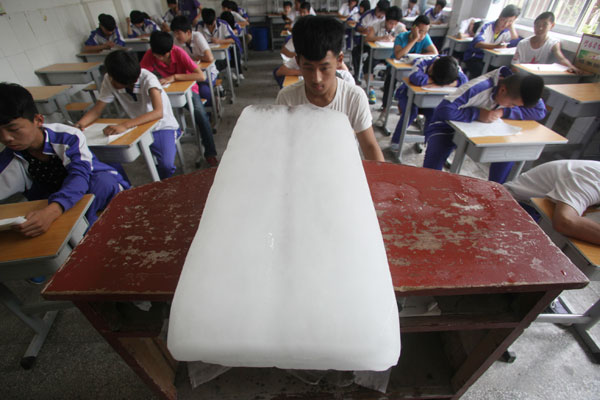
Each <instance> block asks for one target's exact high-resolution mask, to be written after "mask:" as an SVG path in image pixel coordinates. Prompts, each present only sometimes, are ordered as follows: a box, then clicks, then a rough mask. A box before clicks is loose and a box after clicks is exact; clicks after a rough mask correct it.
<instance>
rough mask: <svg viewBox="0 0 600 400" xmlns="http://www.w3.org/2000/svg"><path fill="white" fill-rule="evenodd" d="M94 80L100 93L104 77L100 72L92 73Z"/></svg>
mask: <svg viewBox="0 0 600 400" xmlns="http://www.w3.org/2000/svg"><path fill="white" fill-rule="evenodd" d="M92 80H93V81H94V83H95V84H96V88H97V89H98V92H100V88H101V87H102V76H100V70H98V69H97V70H95V71H92Z"/></svg>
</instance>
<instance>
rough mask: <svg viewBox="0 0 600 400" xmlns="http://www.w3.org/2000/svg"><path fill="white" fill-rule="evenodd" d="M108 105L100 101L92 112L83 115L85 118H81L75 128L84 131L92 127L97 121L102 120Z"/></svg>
mask: <svg viewBox="0 0 600 400" xmlns="http://www.w3.org/2000/svg"><path fill="white" fill-rule="evenodd" d="M106 104H108V103H105V102H103V101H102V100H98V101H97V102H96V104H94V107H92V108H91V109H90V111H88V112H86V113H85V114H84V115H83V117H81V119H80V120H79V121H77V123H76V124H75V128H77V129H81V130H84V129H85V128H87V127H88V126H90V125H91V124H92V123H93V122H94V121H95V120H97V119H98V118H100V115H102V111H103V110H104V108H105V107H106Z"/></svg>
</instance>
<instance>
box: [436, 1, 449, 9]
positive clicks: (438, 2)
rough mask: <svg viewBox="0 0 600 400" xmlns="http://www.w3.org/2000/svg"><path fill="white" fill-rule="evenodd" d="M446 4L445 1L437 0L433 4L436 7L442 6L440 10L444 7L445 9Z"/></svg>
mask: <svg viewBox="0 0 600 400" xmlns="http://www.w3.org/2000/svg"><path fill="white" fill-rule="evenodd" d="M446 4H448V3H446V0H437V1H436V2H435V5H436V6H442V9H443V8H444V7H446Z"/></svg>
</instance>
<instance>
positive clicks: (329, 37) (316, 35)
mask: <svg viewBox="0 0 600 400" xmlns="http://www.w3.org/2000/svg"><path fill="white" fill-rule="evenodd" d="M292 40H293V41H294V49H295V50H296V54H298V56H302V57H304V58H306V59H307V60H310V61H319V60H322V59H324V58H325V56H326V55H327V52H328V51H331V52H332V53H333V54H334V55H335V56H336V57H337V55H338V54H340V52H341V51H342V42H343V40H344V25H343V24H342V23H341V22H340V21H338V20H337V19H336V18H332V17H328V16H321V15H307V16H305V17H300V18H299V19H298V20H297V21H296V23H295V24H294V27H293V28H292Z"/></svg>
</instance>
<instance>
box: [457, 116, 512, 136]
mask: <svg viewBox="0 0 600 400" xmlns="http://www.w3.org/2000/svg"><path fill="white" fill-rule="evenodd" d="M452 124H453V125H455V126H456V127H457V128H459V129H460V130H461V131H463V132H464V133H465V135H466V136H467V137H470V138H473V137H483V136H511V135H516V134H518V133H519V132H521V128H520V127H518V126H513V125H509V124H507V123H506V122H504V121H502V120H501V119H497V120H495V121H494V122H491V123H486V122H479V121H473V122H458V121H452Z"/></svg>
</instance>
